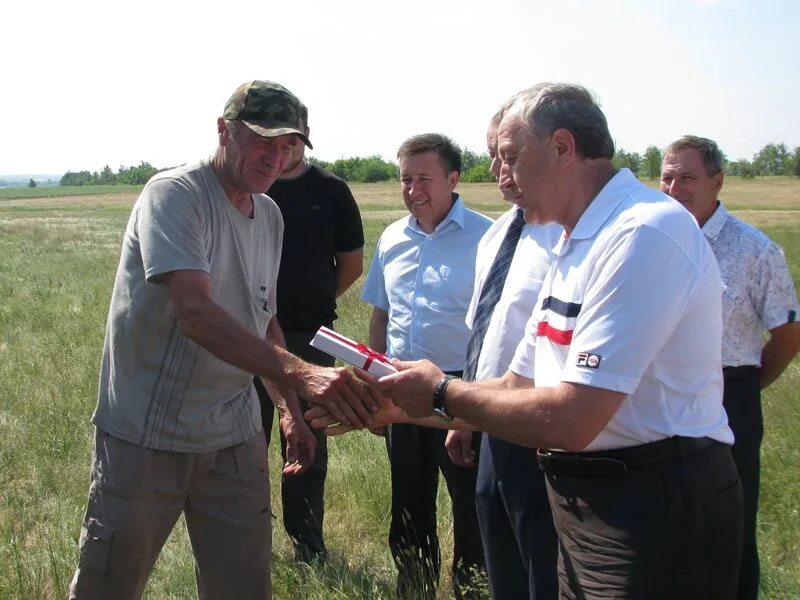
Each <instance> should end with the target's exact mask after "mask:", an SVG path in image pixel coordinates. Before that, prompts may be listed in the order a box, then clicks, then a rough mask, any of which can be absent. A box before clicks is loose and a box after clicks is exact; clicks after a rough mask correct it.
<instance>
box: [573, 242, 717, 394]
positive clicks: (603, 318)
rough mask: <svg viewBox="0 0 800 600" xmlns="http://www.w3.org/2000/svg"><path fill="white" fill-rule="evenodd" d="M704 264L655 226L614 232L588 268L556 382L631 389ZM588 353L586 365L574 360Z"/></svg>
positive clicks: (676, 319)
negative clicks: (572, 330)
mask: <svg viewBox="0 0 800 600" xmlns="http://www.w3.org/2000/svg"><path fill="white" fill-rule="evenodd" d="M708 251H709V252H710V251H711V250H710V249H709V250H708ZM703 268H706V267H705V266H704V265H703V264H699V265H698V264H695V263H693V261H692V260H690V258H689V257H688V256H687V254H686V253H685V252H684V250H683V249H682V248H680V247H679V246H678V244H677V243H676V242H675V241H674V240H673V239H671V238H670V237H668V236H667V235H665V234H664V233H662V232H660V231H658V230H656V229H654V228H651V227H646V226H645V227H638V228H636V229H634V230H632V231H631V230H622V231H620V232H619V233H618V234H617V235H616V236H614V237H613V238H612V239H611V240H609V242H608V243H607V244H605V246H604V247H603V248H602V249H601V250H600V251H599V253H598V255H597V258H596V259H595V260H594V261H593V264H592V268H591V269H590V270H589V271H588V279H587V281H586V288H585V289H586V291H585V294H584V298H583V303H582V306H581V311H580V313H579V314H578V316H577V319H576V323H575V329H574V332H573V336H572V342H571V344H570V346H569V351H568V353H567V357H566V361H565V363H564V369H563V372H562V375H561V381H565V382H571V383H580V384H584V385H590V386H593V387H599V388H603V389H608V390H613V391H617V392H622V393H625V394H631V393H633V392H634V391H635V390H636V388H637V387H638V385H639V381H640V380H641V378H642V376H643V375H644V373H645V371H646V370H647V368H648V366H649V365H650V364H651V363H652V362H653V360H654V359H655V356H656V355H657V354H658V352H659V351H660V350H661V348H662V347H663V346H664V345H665V344H666V343H667V341H668V340H669V338H670V337H671V336H672V335H673V332H674V331H675V329H676V327H677V326H678V323H679V322H680V320H681V318H682V317H683V315H684V312H685V309H686V306H687V304H688V302H691V301H693V296H694V293H695V291H696V290H697V289H698V286H700V285H701V282H702V281H703V279H702V278H703V277H704V276H705V275H704V273H703V271H702V269H703ZM716 277H717V285H718V287H719V293H720V297H721V295H722V291H721V289H722V288H721V283H720V282H719V274H717V276H716ZM588 356H592V360H591V364H587V362H588V361H586V360H580V358H581V357H588Z"/></svg>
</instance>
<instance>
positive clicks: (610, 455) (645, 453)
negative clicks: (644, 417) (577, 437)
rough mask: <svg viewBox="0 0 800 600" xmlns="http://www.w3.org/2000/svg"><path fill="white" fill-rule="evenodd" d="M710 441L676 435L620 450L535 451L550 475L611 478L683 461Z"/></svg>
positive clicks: (708, 439)
mask: <svg viewBox="0 0 800 600" xmlns="http://www.w3.org/2000/svg"><path fill="white" fill-rule="evenodd" d="M720 443H721V442H717V441H716V440H712V439H711V438H707V437H703V438H691V437H682V436H675V437H671V438H666V439H664V440H659V441H657V442H651V443H649V444H643V445H641V446H633V447H631V448H620V449H619V450H604V451H600V452H556V451H552V450H542V449H539V450H537V451H536V460H537V462H538V463H539V469H540V470H542V471H544V472H545V473H547V474H549V475H564V476H567V477H589V476H592V475H611V474H614V473H624V472H625V471H630V470H632V469H640V468H642V467H648V466H651V465H656V464H659V463H663V462H668V461H675V460H683V459H684V458H686V457H687V456H690V455H691V454H694V453H696V452H699V451H701V450H705V449H706V448H710V447H712V446H714V445H717V444H720Z"/></svg>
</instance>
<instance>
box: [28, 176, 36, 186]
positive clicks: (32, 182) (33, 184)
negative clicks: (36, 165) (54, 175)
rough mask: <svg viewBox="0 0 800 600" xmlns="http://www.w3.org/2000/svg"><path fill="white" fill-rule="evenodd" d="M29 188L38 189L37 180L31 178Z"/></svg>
mask: <svg viewBox="0 0 800 600" xmlns="http://www.w3.org/2000/svg"><path fill="white" fill-rule="evenodd" d="M28 187H29V188H35V187H36V180H35V179H34V178H33V177H31V178H30V179H29V180H28Z"/></svg>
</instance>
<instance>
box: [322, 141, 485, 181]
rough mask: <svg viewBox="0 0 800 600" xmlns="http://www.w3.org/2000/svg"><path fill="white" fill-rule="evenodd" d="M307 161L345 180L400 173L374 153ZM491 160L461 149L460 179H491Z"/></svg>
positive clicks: (386, 177)
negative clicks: (366, 155) (364, 156)
mask: <svg viewBox="0 0 800 600" xmlns="http://www.w3.org/2000/svg"><path fill="white" fill-rule="evenodd" d="M310 161H311V162H312V163H313V164H315V165H318V166H320V167H322V168H323V169H327V170H328V171H330V172H331V173H333V174H334V175H337V176H339V177H341V178H342V179H344V180H345V181H358V182H361V183H376V182H379V181H396V180H397V179H398V176H399V168H398V166H397V164H396V163H394V162H392V161H388V160H384V159H383V158H381V157H380V156H378V155H377V154H376V155H373V156H368V157H366V158H361V157H352V158H340V159H338V160H335V161H333V162H327V161H324V160H319V159H318V158H314V157H311V158H310ZM490 163H491V160H490V159H489V155H488V154H486V153H484V154H476V153H475V152H473V151H472V150H467V149H465V150H463V152H462V155H461V181H464V182H467V183H480V182H486V181H494V178H493V177H492V175H491V173H489V166H490Z"/></svg>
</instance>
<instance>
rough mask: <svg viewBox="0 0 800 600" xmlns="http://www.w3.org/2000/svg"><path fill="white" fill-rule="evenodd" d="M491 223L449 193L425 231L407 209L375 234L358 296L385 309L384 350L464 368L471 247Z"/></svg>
mask: <svg viewBox="0 0 800 600" xmlns="http://www.w3.org/2000/svg"><path fill="white" fill-rule="evenodd" d="M491 224H492V220H491V219H489V218H488V217H485V216H483V215H482V214H480V213H477V212H475V211H472V210H469V209H468V208H466V207H465V206H464V204H463V203H462V201H461V199H460V198H458V196H456V199H455V202H454V203H453V206H452V207H451V208H450V212H449V213H447V216H446V217H445V218H444V220H443V221H442V222H441V223H439V225H437V226H436V228H435V229H434V231H433V232H432V233H430V234H428V233H425V232H424V231H422V229H420V227H419V224H418V223H417V220H416V219H415V218H414V217H413V216H411V215H409V216H408V217H405V218H403V219H400V220H399V221H395V222H394V223H392V224H391V225H389V226H388V227H387V228H386V230H385V231H384V232H383V234H381V237H380V239H379V240H378V244H377V248H376V249H375V255H374V256H373V257H372V264H371V265H370V267H369V272H368V273H367V278H366V280H365V281H364V289H363V291H362V292H361V298H362V300H366V301H367V302H369V303H370V304H372V305H373V306H376V307H378V308H380V309H382V310H385V311H386V312H388V313H389V322H388V323H387V326H386V354H387V355H388V356H391V357H392V358H399V359H400V360H420V359H423V358H427V359H428V360H430V361H432V362H434V363H436V364H437V365H438V366H439V368H440V369H442V370H443V371H461V370H462V369H463V368H464V359H465V356H466V353H467V342H468V341H469V329H467V325H466V324H465V323H464V315H466V313H467V308H468V307H469V299H470V296H471V294H472V287H473V284H474V281H475V254H476V252H477V249H478V242H479V241H480V239H481V238H482V237H483V234H484V233H486V230H487V229H489V226H490V225H491Z"/></svg>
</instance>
